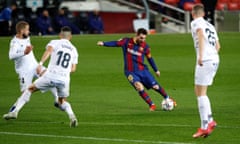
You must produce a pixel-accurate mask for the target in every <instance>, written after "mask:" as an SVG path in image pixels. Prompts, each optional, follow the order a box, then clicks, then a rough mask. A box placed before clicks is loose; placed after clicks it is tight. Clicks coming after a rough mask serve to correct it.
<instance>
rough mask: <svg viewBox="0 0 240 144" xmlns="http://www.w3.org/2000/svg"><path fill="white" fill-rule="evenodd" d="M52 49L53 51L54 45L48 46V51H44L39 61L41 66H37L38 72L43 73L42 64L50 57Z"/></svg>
mask: <svg viewBox="0 0 240 144" xmlns="http://www.w3.org/2000/svg"><path fill="white" fill-rule="evenodd" d="M52 51H53V47H51V46H48V47H47V49H46V51H45V52H44V54H43V56H42V58H41V61H40V62H39V66H38V67H37V74H40V73H41V69H42V65H43V63H44V62H45V61H46V60H47V59H48V58H49V56H50V55H51V53H52Z"/></svg>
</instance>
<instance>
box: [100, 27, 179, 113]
mask: <svg viewBox="0 0 240 144" xmlns="http://www.w3.org/2000/svg"><path fill="white" fill-rule="evenodd" d="M146 37H147V30H145V29H143V28H140V29H138V31H137V34H136V36H134V37H132V38H123V39H121V40H118V41H109V42H103V41H98V42H97V45H99V46H106V47H122V50H123V56H124V73H125V76H126V77H127V79H128V81H129V82H130V83H131V84H132V85H133V87H134V88H135V89H136V90H137V91H138V93H139V95H140V96H141V97H142V98H143V100H144V101H145V102H146V103H147V104H148V105H149V107H150V109H149V110H150V111H154V110H155V109H156V105H155V104H154V103H153V102H152V100H151V98H150V96H149V95H148V94H147V92H146V91H145V90H144V87H146V88H147V89H150V88H152V89H154V90H155V91H157V92H158V93H160V94H161V95H162V96H163V97H164V98H165V99H168V98H170V97H169V95H168V94H167V93H166V92H165V90H164V89H163V88H162V87H161V86H160V85H159V84H158V82H157V81H156V80H155V79H154V77H153V76H152V74H151V73H150V72H149V70H148V68H147V65H146V64H144V57H145V56H146V58H147V60H148V62H149V63H150V65H151V67H152V68H153V70H154V71H155V73H156V75H157V76H158V77H159V76H160V71H159V70H158V68H157V66H156V64H155V62H154V60H153V58H152V56H151V53H150V48H149V46H148V44H147V43H146V42H145V40H146ZM174 106H176V102H175V101H174Z"/></svg>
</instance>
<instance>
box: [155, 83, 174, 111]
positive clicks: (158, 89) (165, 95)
mask: <svg viewBox="0 0 240 144" xmlns="http://www.w3.org/2000/svg"><path fill="white" fill-rule="evenodd" d="M153 89H154V90H155V91H156V92H158V93H159V94H161V95H162V96H163V98H164V99H168V98H169V99H172V100H173V104H174V107H176V106H177V102H176V101H175V100H174V99H173V98H171V97H170V96H169V95H168V94H167V93H166V91H165V90H164V88H163V87H161V86H160V85H159V84H156V85H154V86H153Z"/></svg>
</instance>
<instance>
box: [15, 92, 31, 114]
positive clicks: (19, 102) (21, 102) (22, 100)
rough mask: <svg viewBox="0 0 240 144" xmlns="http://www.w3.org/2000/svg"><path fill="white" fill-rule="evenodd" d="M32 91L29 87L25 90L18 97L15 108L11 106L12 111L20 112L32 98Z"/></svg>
mask: <svg viewBox="0 0 240 144" xmlns="http://www.w3.org/2000/svg"><path fill="white" fill-rule="evenodd" d="M31 94H32V93H31V92H30V91H29V90H28V89H27V90H25V91H24V92H23V93H22V95H21V96H20V97H19V98H18V99H17V101H16V103H15V105H14V106H13V107H14V108H11V109H12V110H11V111H12V112H18V111H20V110H21V109H22V107H23V106H24V105H25V104H26V103H27V102H28V101H29V100H30V97H31Z"/></svg>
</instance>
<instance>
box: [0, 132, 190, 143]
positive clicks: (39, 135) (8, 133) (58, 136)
mask: <svg viewBox="0 0 240 144" xmlns="http://www.w3.org/2000/svg"><path fill="white" fill-rule="evenodd" d="M0 134H2V135H15V136H31V137H48V138H68V139H80V140H95V141H112V142H133V143H149V144H193V143H181V142H163V141H146V140H131V139H120V138H119V139H118V138H101V137H83V136H60V135H48V134H34V133H19V132H1V131H0Z"/></svg>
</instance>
